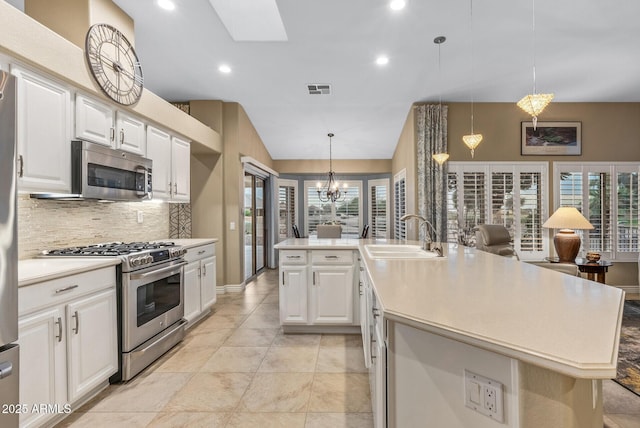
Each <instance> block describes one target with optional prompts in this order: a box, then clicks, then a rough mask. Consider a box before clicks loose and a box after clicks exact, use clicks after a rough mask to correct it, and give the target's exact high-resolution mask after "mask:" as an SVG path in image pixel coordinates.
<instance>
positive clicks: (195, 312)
mask: <svg viewBox="0 0 640 428" xmlns="http://www.w3.org/2000/svg"><path fill="white" fill-rule="evenodd" d="M185 259H186V261H187V262H188V264H187V265H186V266H185V267H184V317H185V319H186V320H187V321H188V322H189V323H190V324H192V323H193V322H194V321H196V320H198V319H200V318H201V317H203V316H204V315H206V314H207V313H208V312H209V310H210V309H211V306H213V304H214V303H215V302H216V298H217V295H216V256H215V244H207V245H201V246H198V247H193V248H189V249H187V254H186V255H185ZM187 327H189V324H188V325H187Z"/></svg>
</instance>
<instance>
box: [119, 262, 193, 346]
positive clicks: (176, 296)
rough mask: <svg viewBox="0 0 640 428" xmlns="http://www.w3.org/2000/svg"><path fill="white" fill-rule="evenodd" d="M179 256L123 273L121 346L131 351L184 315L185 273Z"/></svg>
mask: <svg viewBox="0 0 640 428" xmlns="http://www.w3.org/2000/svg"><path fill="white" fill-rule="evenodd" d="M186 264H187V263H186V262H185V261H184V260H182V259H180V260H175V261H172V262H167V263H163V264H161V265H159V266H154V267H150V268H147V269H142V270H139V271H136V272H130V273H124V274H123V279H122V316H123V319H122V350H123V352H130V351H132V350H133V349H134V348H135V347H136V346H138V345H140V344H141V343H143V342H145V341H146V340H149V339H150V338H152V337H153V336H155V335H156V334H158V333H160V332H161V331H163V330H164V329H166V328H167V327H169V326H171V325H172V324H174V323H175V322H177V321H180V320H181V319H182V317H183V316H184V286H183V283H184V273H183V269H182V267H183V266H184V265H186Z"/></svg>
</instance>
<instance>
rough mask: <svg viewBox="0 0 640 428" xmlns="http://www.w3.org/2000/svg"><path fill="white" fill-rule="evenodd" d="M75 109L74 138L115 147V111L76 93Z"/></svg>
mask: <svg viewBox="0 0 640 428" xmlns="http://www.w3.org/2000/svg"><path fill="white" fill-rule="evenodd" d="M75 110H76V123H75V131H76V132H75V135H76V138H79V139H81V140H86V141H91V142H93V143H97V144H102V145H105V146H109V147H111V148H114V149H115V148H116V128H115V124H114V119H115V113H114V110H113V108H112V107H111V106H109V105H107V104H105V103H102V102H100V101H96V100H94V99H93V98H89V97H86V96H84V95H82V94H76V109H75Z"/></svg>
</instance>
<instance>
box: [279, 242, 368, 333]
mask: <svg viewBox="0 0 640 428" xmlns="http://www.w3.org/2000/svg"><path fill="white" fill-rule="evenodd" d="M354 260H355V257H354V252H353V251H346V250H311V251H307V250H283V251H280V286H279V288H280V323H281V324H282V325H283V326H297V328H300V327H301V326H323V325H326V326H341V327H342V326H348V327H352V326H356V327H357V326H359V325H360V324H359V318H358V313H359V304H358V303H357V302H356V301H355V299H354V296H355V295H356V293H358V286H357V284H358V281H357V278H356V277H355V276H354V272H355V270H354Z"/></svg>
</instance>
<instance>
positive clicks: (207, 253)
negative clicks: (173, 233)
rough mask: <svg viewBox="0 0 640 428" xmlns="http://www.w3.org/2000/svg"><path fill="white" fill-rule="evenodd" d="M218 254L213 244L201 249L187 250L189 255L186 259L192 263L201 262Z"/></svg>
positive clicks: (200, 247) (185, 256)
mask: <svg viewBox="0 0 640 428" xmlns="http://www.w3.org/2000/svg"><path fill="white" fill-rule="evenodd" d="M215 254H216V247H215V245H213V244H208V245H201V246H199V247H193V248H189V249H187V254H185V255H184V258H185V260H186V261H187V262H189V263H191V262H193V261H195V260H201V259H204V258H206V257H212V256H214V255H215Z"/></svg>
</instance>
